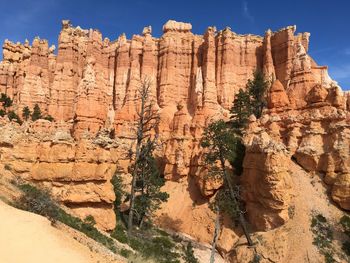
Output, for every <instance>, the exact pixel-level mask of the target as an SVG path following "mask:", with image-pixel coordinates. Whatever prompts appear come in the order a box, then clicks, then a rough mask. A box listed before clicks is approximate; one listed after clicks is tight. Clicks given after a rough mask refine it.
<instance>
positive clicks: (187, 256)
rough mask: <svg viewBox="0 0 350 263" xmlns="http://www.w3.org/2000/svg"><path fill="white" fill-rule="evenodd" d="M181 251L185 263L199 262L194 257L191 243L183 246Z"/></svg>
mask: <svg viewBox="0 0 350 263" xmlns="http://www.w3.org/2000/svg"><path fill="white" fill-rule="evenodd" d="M183 250H184V255H183V257H182V258H183V260H184V261H185V262H186V263H199V260H198V259H197V258H196V257H195V256H194V253H193V246H192V243H191V242H188V243H187V245H186V246H183Z"/></svg>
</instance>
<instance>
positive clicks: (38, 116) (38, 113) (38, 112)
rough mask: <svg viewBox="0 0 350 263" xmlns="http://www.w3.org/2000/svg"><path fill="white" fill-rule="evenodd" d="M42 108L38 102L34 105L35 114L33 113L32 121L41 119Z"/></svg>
mask: <svg viewBox="0 0 350 263" xmlns="http://www.w3.org/2000/svg"><path fill="white" fill-rule="evenodd" d="M41 118H42V116H41V110H40V107H39V105H38V104H35V105H34V109H33V114H32V121H36V120H39V119H41Z"/></svg>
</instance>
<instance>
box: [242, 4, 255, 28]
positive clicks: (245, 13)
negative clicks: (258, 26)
mask: <svg viewBox="0 0 350 263" xmlns="http://www.w3.org/2000/svg"><path fill="white" fill-rule="evenodd" d="M242 13H243V16H244V17H245V18H246V19H248V20H249V21H250V22H251V23H254V16H252V14H251V13H250V11H249V8H248V2H247V1H243V2H242Z"/></svg>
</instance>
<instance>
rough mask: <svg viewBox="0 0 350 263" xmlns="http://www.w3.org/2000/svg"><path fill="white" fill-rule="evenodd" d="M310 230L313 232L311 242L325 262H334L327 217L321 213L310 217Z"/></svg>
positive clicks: (330, 230) (330, 231) (331, 234)
mask: <svg viewBox="0 0 350 263" xmlns="http://www.w3.org/2000/svg"><path fill="white" fill-rule="evenodd" d="M311 230H312V232H313V234H314V241H313V244H314V245H315V246H316V247H317V248H318V250H319V251H320V252H321V253H322V254H323V255H324V257H325V262H326V263H332V262H335V260H334V259H333V255H334V249H333V246H332V241H333V232H332V229H331V225H330V224H329V223H328V221H327V218H325V217H324V216H323V215H322V214H315V215H313V217H312V219H311Z"/></svg>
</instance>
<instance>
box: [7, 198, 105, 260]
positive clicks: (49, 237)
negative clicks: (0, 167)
mask: <svg viewBox="0 0 350 263" xmlns="http://www.w3.org/2000/svg"><path fill="white" fill-rule="evenodd" d="M0 262H1V263H22V262H23V263H24V262H25V263H32V262H35V263H41V262H45V263H51V262H52V263H60V262H62V263H63V262H64V263H70V262H72V263H89V262H103V261H99V260H98V259H97V258H95V256H94V255H93V254H92V252H91V251H90V250H89V249H88V248H87V247H85V246H83V245H82V244H80V243H79V242H77V241H76V240H74V239H73V238H71V237H69V236H67V235H66V234H65V233H62V232H61V231H60V230H58V229H56V228H54V227H52V226H51V224H50V222H49V221H48V220H47V219H46V218H44V217H42V216H39V215H36V214H32V213H29V212H26V211H22V210H19V209H16V208H13V207H11V206H9V205H7V204H5V203H3V202H2V201H0Z"/></svg>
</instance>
